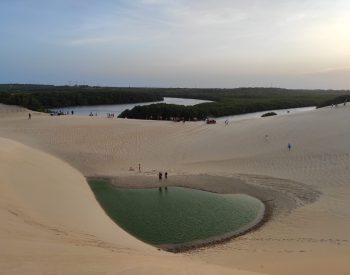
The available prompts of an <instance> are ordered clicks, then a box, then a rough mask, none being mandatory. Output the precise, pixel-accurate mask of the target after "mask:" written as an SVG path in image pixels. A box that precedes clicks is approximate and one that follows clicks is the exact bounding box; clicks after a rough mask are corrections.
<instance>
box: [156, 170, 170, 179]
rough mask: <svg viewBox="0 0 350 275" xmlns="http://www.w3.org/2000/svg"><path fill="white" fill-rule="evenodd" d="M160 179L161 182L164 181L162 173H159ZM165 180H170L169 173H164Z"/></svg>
mask: <svg viewBox="0 0 350 275" xmlns="http://www.w3.org/2000/svg"><path fill="white" fill-rule="evenodd" d="M158 178H159V180H162V179H163V173H162V172H159V173H158ZM164 178H165V179H168V172H165V173H164Z"/></svg>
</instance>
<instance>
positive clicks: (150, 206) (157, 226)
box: [89, 180, 265, 249]
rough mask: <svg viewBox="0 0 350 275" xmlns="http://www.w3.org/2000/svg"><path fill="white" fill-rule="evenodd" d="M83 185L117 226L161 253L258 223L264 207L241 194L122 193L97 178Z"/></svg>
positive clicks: (190, 191) (153, 190)
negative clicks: (164, 250) (153, 246)
mask: <svg viewBox="0 0 350 275" xmlns="http://www.w3.org/2000/svg"><path fill="white" fill-rule="evenodd" d="M89 184H90V187H91V189H92V190H93V192H94V194H95V196H96V198H97V200H98V201H99V203H100V205H101V206H102V207H103V209H104V210H105V211H106V213H107V214H108V215H109V216H110V217H111V218H112V220H114V221H115V222H116V223H117V224H118V225H119V226H120V227H122V228H123V229H124V230H126V231H127V232H129V233H130V234H132V235H133V236H135V237H136V238H138V239H140V240H142V241H144V242H146V243H149V244H152V245H155V246H158V247H163V248H165V249H168V248H169V249H171V248H172V247H181V246H182V245H183V246H186V245H192V244H195V245H198V244H203V243H210V242H211V241H213V240H219V239H225V238H228V237H232V236H234V235H236V234H239V233H242V232H243V231H246V230H248V229H249V228H250V227H252V226H254V225H256V224H257V223H258V222H260V221H261V219H262V217H263V214H264V209H265V207H264V204H263V203H262V202H261V201H259V200H258V199H256V198H253V197H250V196H247V195H227V194H225V195H224V194H216V193H211V192H205V191H199V190H194V189H189V188H182V187H167V188H164V187H163V188H162V189H161V190H159V189H158V188H149V189H127V188H117V187H114V186H113V185H111V184H108V183H106V182H104V181H97V180H93V181H90V182H89Z"/></svg>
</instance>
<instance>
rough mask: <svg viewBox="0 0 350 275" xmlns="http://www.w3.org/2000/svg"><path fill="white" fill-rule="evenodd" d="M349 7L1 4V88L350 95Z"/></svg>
mask: <svg viewBox="0 0 350 275" xmlns="http://www.w3.org/2000/svg"><path fill="white" fill-rule="evenodd" d="M349 30H350V1H348V0H333V1H331V0H327V1H325V0H231V1H229V0H216V1H209V0H202V1H199V0H198V1H197V0H195V1H189V0H177V1H166V0H135V1H125V0H119V1H112V0H105V1H101V0H100V1H97V0H51V1H50V0H46V1H44V0H0V37H1V40H0V83H9V82H11V83H52V84H90V85H109V86H128V85H132V86H162V87H239V86H271V85H273V86H275V87H287V88H323V89H329V88H332V89H350V31H349Z"/></svg>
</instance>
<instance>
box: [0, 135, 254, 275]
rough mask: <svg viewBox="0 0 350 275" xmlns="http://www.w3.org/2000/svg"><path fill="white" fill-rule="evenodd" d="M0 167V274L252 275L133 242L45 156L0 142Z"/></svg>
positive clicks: (70, 173)
mask: <svg viewBox="0 0 350 275" xmlns="http://www.w3.org/2000/svg"><path fill="white" fill-rule="evenodd" d="M0 163H1V165H0V182H1V184H0V194H1V195H0V220H1V225H0V245H1V250H0V270H1V271H0V273H1V274H189V273H190V274H213V272H214V273H216V272H219V273H220V274H253V273H248V272H241V271H238V270H234V269H229V268H224V267H219V266H214V265H209V264H205V263H204V262H201V261H190V260H189V259H186V258H185V257H182V256H174V255H170V254H168V253H165V252H160V251H157V250H156V249H155V248H153V247H150V246H148V245H145V244H144V243H142V242H140V241H138V240H136V239H135V238H133V237H131V236H130V235H128V234H127V233H125V232H124V231H122V230H121V229H120V228H119V227H118V226H116V225H115V224H114V223H113V222H112V221H111V220H110V219H109V218H108V217H107V216H106V214H105V213H104V212H103V210H102V209H101V208H100V207H99V205H98V203H97V202H96V200H95V199H94V196H93V194H92V193H91V190H90V189H89V187H88V185H87V183H86V182H85V179H84V177H83V176H82V175H81V174H80V173H79V172H78V171H76V170H75V169H73V168H71V167H70V166H69V165H67V164H66V163H64V162H62V161H60V160H58V159H56V158H54V157H51V156H49V155H47V154H45V153H41V152H39V151H36V150H33V149H31V148H29V147H26V146H24V145H21V144H18V143H15V142H13V141H10V140H7V139H3V138H0ZM255 274H256V273H255Z"/></svg>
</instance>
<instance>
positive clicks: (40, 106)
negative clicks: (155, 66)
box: [0, 85, 163, 111]
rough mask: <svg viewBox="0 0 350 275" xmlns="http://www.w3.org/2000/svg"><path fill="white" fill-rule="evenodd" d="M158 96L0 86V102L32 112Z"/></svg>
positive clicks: (141, 91)
mask: <svg viewBox="0 0 350 275" xmlns="http://www.w3.org/2000/svg"><path fill="white" fill-rule="evenodd" d="M161 100H163V97H162V96H161V95H160V93H159V92H157V91H153V90H149V89H141V88H109V87H89V86H47V85H43V86H42V85H0V102H1V103H5V104H9V105H20V106H23V107H26V108H29V109H32V110H37V111H44V110H47V109H50V108H60V107H68V106H83V105H105V104H123V103H137V102H151V101H161Z"/></svg>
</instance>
